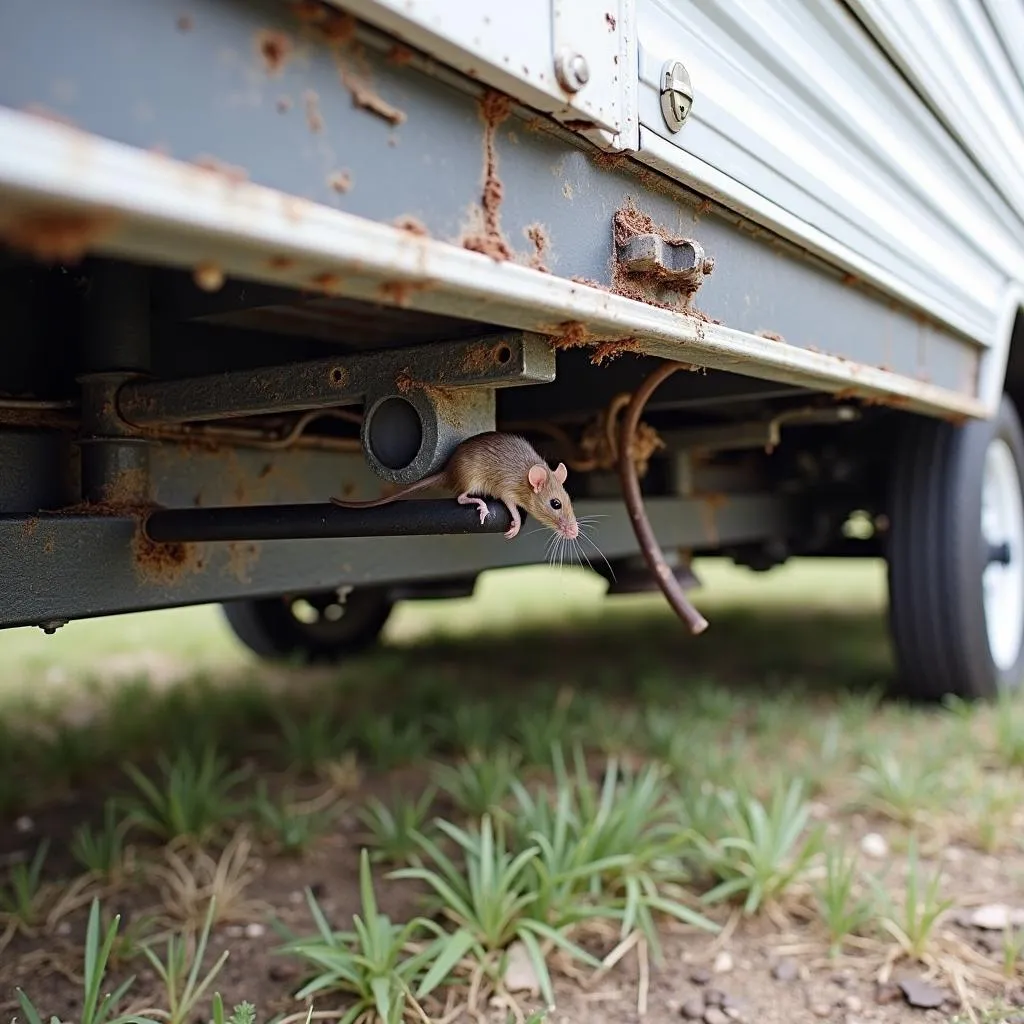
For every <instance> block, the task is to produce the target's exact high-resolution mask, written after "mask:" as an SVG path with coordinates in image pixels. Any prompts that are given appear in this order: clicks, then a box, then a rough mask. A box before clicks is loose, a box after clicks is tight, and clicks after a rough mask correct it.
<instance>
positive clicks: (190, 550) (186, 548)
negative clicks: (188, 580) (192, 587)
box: [132, 520, 203, 584]
mask: <svg viewBox="0 0 1024 1024" xmlns="http://www.w3.org/2000/svg"><path fill="white" fill-rule="evenodd" d="M132 559H133V560H134V563H135V571H136V573H137V574H138V575H139V577H140V578H141V579H143V580H145V581H146V582H147V583H161V584H170V583H176V582H178V580H180V579H181V577H182V576H184V575H185V574H186V573H194V572H199V571H201V570H202V568H203V562H202V559H201V558H200V557H199V548H198V547H197V545H195V544H183V543H175V544H158V543H157V542H156V541H153V540H150V539H149V537H147V536H146V533H145V531H144V530H143V525H142V521H141V520H140V521H139V523H138V525H137V526H136V529H135V533H134V535H133V537H132Z"/></svg>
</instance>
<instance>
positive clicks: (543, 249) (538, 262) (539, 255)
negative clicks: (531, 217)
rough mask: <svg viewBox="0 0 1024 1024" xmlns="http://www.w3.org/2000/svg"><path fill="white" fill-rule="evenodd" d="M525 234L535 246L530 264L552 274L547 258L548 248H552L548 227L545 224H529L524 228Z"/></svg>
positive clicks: (536, 268)
mask: <svg viewBox="0 0 1024 1024" xmlns="http://www.w3.org/2000/svg"><path fill="white" fill-rule="evenodd" d="M523 234H525V235H526V237H527V238H528V239H529V241H530V244H531V245H532V246H533V253H532V255H531V256H530V266H531V267H533V269H534V270H541V271H543V272H544V273H545V274H550V273H551V271H550V270H548V268H547V264H546V263H545V260H546V259H547V256H548V250H549V249H550V248H551V238H550V237H549V235H548V229H547V228H546V227H545V226H544V225H543V224H539V223H537V224H528V225H527V226H526V227H525V228H523Z"/></svg>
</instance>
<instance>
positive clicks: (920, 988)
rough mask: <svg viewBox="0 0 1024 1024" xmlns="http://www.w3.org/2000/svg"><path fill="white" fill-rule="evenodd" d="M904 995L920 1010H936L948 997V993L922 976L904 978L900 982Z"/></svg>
mask: <svg viewBox="0 0 1024 1024" xmlns="http://www.w3.org/2000/svg"><path fill="white" fill-rule="evenodd" d="M899 987H900V989H901V990H902V991H903V996H904V998H905V999H906V1000H907V1002H908V1003H910V1005H911V1006H916V1007H917V1008H918V1009H919V1010H934V1009H935V1008H937V1007H939V1006H941V1005H942V1004H943V1002H945V999H946V993H945V992H944V991H943V990H942V989H940V988H936V987H935V986H934V985H932V984H929V983H928V982H927V981H924V980H923V979H922V978H903V979H901V980H900V982H899Z"/></svg>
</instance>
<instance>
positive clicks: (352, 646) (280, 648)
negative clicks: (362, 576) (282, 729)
mask: <svg viewBox="0 0 1024 1024" xmlns="http://www.w3.org/2000/svg"><path fill="white" fill-rule="evenodd" d="M339 595H341V596H339ZM392 607H393V602H392V600H391V596H390V593H389V591H388V590H387V589H382V588H377V587H366V588H360V589H354V590H350V591H348V593H347V594H345V593H343V592H340V591H335V590H328V591H325V592H322V593H317V594H286V595H283V596H281V597H271V598H259V599H256V600H246V601H230V602H226V603H224V604H223V605H222V606H221V609H222V611H223V613H224V617H225V618H226V619H227V622H228V625H229V626H230V627H231V629H232V631H233V632H234V634H235V636H237V637H238V639H239V640H241V641H242V643H243V644H245V645H246V647H248V648H249V649H250V650H251V651H253V652H254V653H255V654H257V655H259V656H260V657H261V658H265V659H267V660H270V661H281V660H286V661H300V662H304V663H306V664H325V663H326V664H330V663H335V662H338V661H341V660H342V659H344V658H346V657H349V656H351V655H354V654H358V653H359V652H361V651H364V650H366V649H367V648H369V647H370V646H372V645H373V644H374V643H375V642H376V641H377V639H378V637H379V636H380V632H381V630H382V629H383V628H384V624H385V623H386V622H387V620H388V616H389V615H390V614H391V609H392Z"/></svg>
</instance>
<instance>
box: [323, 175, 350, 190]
mask: <svg viewBox="0 0 1024 1024" xmlns="http://www.w3.org/2000/svg"><path fill="white" fill-rule="evenodd" d="M327 186H328V188H331V189H333V190H334V191H335V192H341V193H344V192H348V191H349V190H350V189H351V188H352V173H351V172H350V171H347V170H340V171H331V173H330V174H328V175H327Z"/></svg>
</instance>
